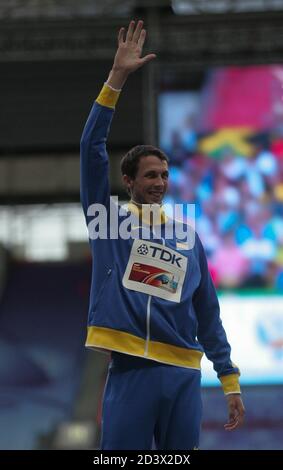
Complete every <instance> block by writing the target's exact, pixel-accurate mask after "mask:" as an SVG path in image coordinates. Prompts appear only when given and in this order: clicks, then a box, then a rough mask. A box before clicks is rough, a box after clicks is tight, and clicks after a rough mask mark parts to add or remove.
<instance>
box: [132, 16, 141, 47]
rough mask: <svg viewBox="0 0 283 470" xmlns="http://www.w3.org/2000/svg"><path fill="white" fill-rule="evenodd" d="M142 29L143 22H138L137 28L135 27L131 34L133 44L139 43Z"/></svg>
mask: <svg viewBox="0 0 283 470" xmlns="http://www.w3.org/2000/svg"><path fill="white" fill-rule="evenodd" d="M142 27H143V21H142V20H140V21H139V22H138V24H137V27H136V30H135V32H134V34H133V41H134V42H138V41H139V37H140V34H141V30H142Z"/></svg>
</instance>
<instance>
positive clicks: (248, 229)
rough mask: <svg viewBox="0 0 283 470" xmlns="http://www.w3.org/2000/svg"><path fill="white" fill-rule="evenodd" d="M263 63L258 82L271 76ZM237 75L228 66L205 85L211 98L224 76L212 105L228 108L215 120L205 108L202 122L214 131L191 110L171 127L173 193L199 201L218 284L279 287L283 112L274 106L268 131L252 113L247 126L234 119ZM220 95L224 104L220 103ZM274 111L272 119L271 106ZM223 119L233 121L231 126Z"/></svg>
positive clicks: (282, 277)
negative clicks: (202, 126)
mask: <svg viewBox="0 0 283 470" xmlns="http://www.w3.org/2000/svg"><path fill="white" fill-rule="evenodd" d="M247 69H248V68H247ZM250 69H252V70H243V71H242V76H243V77H244V80H243V81H244V82H245V76H246V77H247V76H248V75H252V74H254V72H255V71H254V70H253V69H256V67H251V68H250ZM262 69H265V70H257V71H256V73H257V77H259V78H258V81H259V83H260V84H262V81H263V78H264V76H265V78H266V77H268V76H269V77H270V74H271V71H270V67H262ZM234 72H235V71H234ZM237 72H239V71H237ZM261 72H263V73H261ZM232 73H233V70H232V71H231V70H229V68H228V69H226V70H223V71H221V72H217V73H215V74H214V75H217V77H216V78H215V76H214V77H212V78H210V82H209V85H206V100H207V101H206V103H207V102H208V103H209V94H210V93H211V91H213V95H214V97H215V95H216V96H217V86H218V85H219V82H221V85H220V86H218V88H220V89H221V92H220V93H219V99H218V101H216V100H215V99H214V103H213V104H215V102H216V104H217V105H218V104H219V105H220V107H222V108H223V113H222V117H221V119H222V120H223V121H222V122H217V115H216V113H215V114H214V116H211V115H210V117H209V118H207V115H208V114H209V111H206V123H205V125H206V127H207V126H210V127H214V128H215V127H216V128H215V130H213V131H212V132H199V131H198V130H197V127H199V125H197V124H196V123H194V119H195V118H196V117H195V116H193V115H189V116H187V117H186V119H185V120H184V125H183V126H182V127H180V126H179V127H178V129H174V130H172V133H171V139H170V141H169V144H167V146H166V148H165V150H166V152H167V154H168V155H169V158H170V162H171V172H170V175H171V183H170V195H171V198H172V199H173V200H174V201H175V202H179V203H181V202H184V201H186V202H190V203H194V204H195V210H196V229H197V231H198V233H199V235H200V237H201V239H202V241H203V244H204V246H205V249H206V251H207V255H208V259H209V265H210V270H211V273H212V276H213V279H214V282H215V285H216V287H219V288H241V287H245V288H254V287H269V288H274V289H282V288H283V120H282V114H281V112H282V110H281V109H279V111H278V110H277V114H276V121H275V122H274V119H273V122H272V119H271V118H270V123H269V122H267V123H266V124H267V125H268V126H272V128H271V129H259V127H263V125H262V122H255V120H256V119H257V116H256V115H255V114H253V115H250V116H248V119H250V122H245V123H244V125H245V127H243V126H242V127H239V122H241V117H239V120H238V122H237V116H236V117H235V114H237V109H236V107H235V106H233V108H231V109H232V110H233V111H232V112H233V114H234V116H233V117H231V116H226V117H225V110H226V109H227V107H228V106H229V100H230V98H229V90H230V89H231V88H232V87H231V85H230V84H229V83H231V84H232V86H233V91H232V94H233V100H235V99H237V93H238V94H240V91H239V90H238V91H237V86H236V87H235V82H234V80H231V74H232ZM251 79H252V77H251V76H250V77H249V81H250V82H252V83H254V82H253V80H252V81H251ZM213 81H214V84H213V85H212V84H211V82H213ZM246 82H247V80H246ZM215 83H217V86H216V85H215ZM225 87H226V88H227V91H228V92H227V93H226V92H225ZM248 87H250V84H248V83H247V88H246V89H248ZM273 88H274V87H273ZM207 89H208V90H209V91H208V92H207ZM241 92H242V90H241ZM223 94H224V96H225V100H224V101H225V102H226V103H225V104H223V102H222V103H221V97H223ZM262 94H264V92H262ZM266 94H267V93H266ZM273 94H274V92H273ZM235 95H236V96H235ZM254 98H256V97H254ZM243 99H246V97H245V98H243V97H240V96H239V101H240V103H242V105H244V103H243ZM252 99H253V98H252ZM222 101H223V98H222ZM277 101H278V100H277ZM249 105H250V103H247V107H248V106H249ZM269 105H270V104H268V105H267V104H266V103H258V101H257V102H256V103H255V106H254V111H253V112H254V113H256V112H257V111H259V113H260V114H261V115H262V116H264V119H267V118H268V116H267V112H265V111H266V108H267V106H269ZM277 107H278V103H277ZM259 108H260V109H259ZM235 109H236V111H235ZM230 113H231V112H230ZM269 114H271V113H269ZM272 114H273V117H274V111H273V112H272ZM225 119H226V122H227V121H229V120H230V123H229V124H230V127H229V124H228V126H227V124H226V122H225ZM232 119H234V120H235V122H234V123H231V120H232ZM203 121H205V119H204V120H203ZM231 124H233V126H232V125H231ZM235 124H236V125H237V124H238V127H236V126H235ZM224 125H225V127H223V126H224ZM218 126H221V127H218Z"/></svg>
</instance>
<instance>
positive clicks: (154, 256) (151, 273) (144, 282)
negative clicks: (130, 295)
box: [122, 240, 188, 302]
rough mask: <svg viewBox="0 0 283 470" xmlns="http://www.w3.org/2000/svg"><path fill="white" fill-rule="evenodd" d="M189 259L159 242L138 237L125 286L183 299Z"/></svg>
mask: <svg viewBox="0 0 283 470" xmlns="http://www.w3.org/2000/svg"><path fill="white" fill-rule="evenodd" d="M187 264H188V259H187V257H186V256H183V255H181V254H180V253H179V252H178V251H175V250H172V249H170V248H168V247H167V246H164V245H161V244H159V243H153V242H150V241H147V240H135V241H134V243H133V246H132V250H131V253H130V257H129V261H128V264H127V268H126V271H125V273H124V276H123V280H122V283H123V286H124V287H126V288H127V289H131V290H134V291H137V292H144V293H145V294H149V295H153V296H155V297H160V298H161V299H165V300H170V301H172V302H180V299H181V295H182V288H183V283H184V278H185V275H186V271H187Z"/></svg>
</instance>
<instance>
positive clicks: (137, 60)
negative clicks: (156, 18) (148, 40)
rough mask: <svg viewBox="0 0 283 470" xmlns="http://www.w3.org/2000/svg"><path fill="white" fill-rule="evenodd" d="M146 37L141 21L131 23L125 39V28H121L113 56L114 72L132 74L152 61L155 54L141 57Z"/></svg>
mask: <svg viewBox="0 0 283 470" xmlns="http://www.w3.org/2000/svg"><path fill="white" fill-rule="evenodd" d="M145 37H146V30H145V29H143V21H139V22H138V23H137V25H136V26H135V22H134V21H131V23H130V24H129V27H128V31H127V33H126V38H125V28H121V29H120V31H119V34H118V50H117V52H116V55H115V59H114V64H113V69H114V70H116V71H125V72H127V73H131V72H134V71H135V70H137V69H138V68H139V67H141V66H142V65H144V64H146V63H147V62H149V61H150V60H152V59H155V57H156V55H155V54H148V55H146V56H145V57H141V55H142V49H143V45H144V41H145Z"/></svg>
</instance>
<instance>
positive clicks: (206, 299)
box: [81, 85, 239, 394]
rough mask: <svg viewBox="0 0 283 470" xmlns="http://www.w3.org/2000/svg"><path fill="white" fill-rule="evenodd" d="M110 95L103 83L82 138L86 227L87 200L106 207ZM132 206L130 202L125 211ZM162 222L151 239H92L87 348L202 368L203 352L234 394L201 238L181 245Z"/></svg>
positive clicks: (235, 387) (232, 371) (226, 345)
mask: <svg viewBox="0 0 283 470" xmlns="http://www.w3.org/2000/svg"><path fill="white" fill-rule="evenodd" d="M116 95H117V94H116ZM116 101H117V96H115V92H114V91H113V90H110V89H109V88H108V87H107V86H106V85H104V87H103V90H102V92H101V93H100V95H99V97H98V98H97V100H96V102H95V103H94V105H93V107H92V109H91V112H90V115H89V117H88V120H87V123H86V125H85V128H84V131H83V135H82V138H81V201H82V205H83V210H84V213H85V216H86V221H87V224H88V226H89V229H90V228H91V224H92V222H93V221H94V217H93V215H94V214H93V213H92V212H91V209H89V207H90V206H91V205H92V204H94V203H100V204H103V205H104V206H105V207H106V209H107V210H108V212H109V211H110V206H111V202H110V188H109V180H108V155H107V151H106V139H107V136H108V132H109V129H110V124H111V120H112V117H113V114H114V106H115V102H116ZM112 209H113V207H112ZM113 210H115V208H114V209H113ZM116 210H117V211H118V209H117V207H116ZM134 210H136V207H135V206H134V205H131V204H130V205H129V206H128V212H125V214H127V215H129V214H131V211H134ZM88 211H89V212H88ZM88 214H92V215H88ZM117 214H118V212H117ZM125 214H124V215H123V216H120V215H119V214H118V215H117V217H118V219H119V220H120V221H121V219H122V218H123V217H125ZM171 223H173V224H174V221H172V222H171ZM108 225H109V223H108ZM164 227H165V224H161V227H159V228H160V234H159V235H158V237H156V236H155V233H154V232H152V233H151V235H152V238H151V240H145V239H142V238H139V236H140V232H139V233H138V236H137V238H136V239H133V238H129V239H128V240H127V239H126V240H125V239H122V238H121V237H118V238H117V239H107V238H105V239H101V238H98V239H90V245H91V251H92V257H93V267H92V284H91V292H90V306H89V317H88V335H87V342H86V346H87V347H92V348H96V349H99V350H107V351H118V352H121V353H125V354H129V355H133V356H139V357H144V358H147V359H152V360H155V361H158V362H161V363H165V364H172V365H176V366H182V367H188V368H193V369H200V361H201V357H202V355H203V353H204V352H205V354H206V356H207V357H208V358H209V359H210V360H211V361H212V362H213V365H214V369H215V370H216V372H217V374H218V377H219V378H220V380H221V382H222V386H223V389H224V392H225V393H226V394H227V393H234V392H239V383H238V377H239V370H238V368H237V367H236V366H235V365H234V364H233V363H232V362H231V359H230V346H229V343H228V342H227V338H226V334H225V331H224V329H223V326H222V323H221V319H220V316H219V304H218V300H217V296H216V292H215V288H214V285H213V283H212V280H211V277H210V274H209V271H208V267H207V261H206V257H205V253H204V249H203V246H202V244H201V241H200V239H199V237H198V236H197V234H194V235H195V243H194V246H193V247H192V248H190V249H186V246H184V245H179V247H180V246H181V249H180V248H178V240H177V239H176V237H175V236H174V237H173V239H169V240H167V239H166V238H165V233H164V230H165V228H164ZM108 231H109V227H108ZM108 233H109V232H108ZM90 238H93V237H90Z"/></svg>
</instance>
